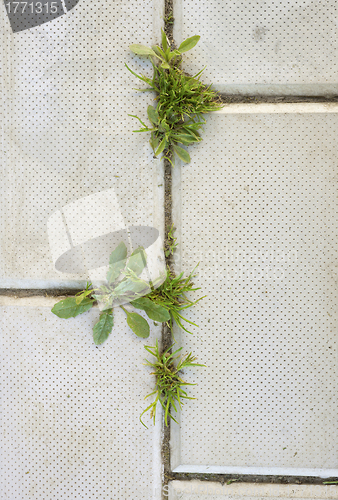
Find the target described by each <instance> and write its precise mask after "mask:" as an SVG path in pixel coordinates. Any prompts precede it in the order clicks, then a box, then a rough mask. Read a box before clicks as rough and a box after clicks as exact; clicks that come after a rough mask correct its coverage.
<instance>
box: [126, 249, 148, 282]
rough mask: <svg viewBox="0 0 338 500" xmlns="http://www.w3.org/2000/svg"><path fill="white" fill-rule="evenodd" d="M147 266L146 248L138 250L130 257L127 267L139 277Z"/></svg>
mask: <svg viewBox="0 0 338 500" xmlns="http://www.w3.org/2000/svg"><path fill="white" fill-rule="evenodd" d="M146 265H147V255H146V253H145V251H144V248H141V247H139V248H137V249H136V250H135V251H134V252H133V253H132V254H131V256H130V258H129V260H128V263H127V266H126V268H127V269H130V270H131V271H133V272H134V273H135V274H136V275H137V276H139V275H140V274H141V272H142V271H143V269H144V268H145V267H146Z"/></svg>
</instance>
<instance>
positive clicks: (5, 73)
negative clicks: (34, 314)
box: [0, 0, 164, 288]
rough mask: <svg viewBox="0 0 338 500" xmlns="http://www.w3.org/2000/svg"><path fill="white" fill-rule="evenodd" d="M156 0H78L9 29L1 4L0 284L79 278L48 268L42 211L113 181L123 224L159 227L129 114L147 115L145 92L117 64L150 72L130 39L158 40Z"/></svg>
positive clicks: (156, 197)
mask: <svg viewBox="0 0 338 500" xmlns="http://www.w3.org/2000/svg"><path fill="white" fill-rule="evenodd" d="M20 6H21V4H20ZM20 6H19V8H21V7H20ZM163 9H164V2H163V1H161V0H159V1H156V2H152V1H150V0H141V2H140V1H136V0H135V1H132V2H125V1H123V0H118V1H115V2H110V3H108V4H107V2H102V1H101V2H98V3H96V4H95V6H94V5H93V3H92V2H89V1H87V0H83V1H81V2H79V3H78V4H77V5H76V6H75V7H74V8H73V9H72V10H70V11H69V12H68V13H67V14H65V15H61V16H60V17H58V18H57V19H55V20H53V21H50V22H46V23H45V24H43V25H41V26H37V27H34V28H31V29H28V30H24V31H21V32H18V33H12V31H11V27H10V24H9V20H8V19H7V16H6V9H5V8H3V9H1V12H0V16H1V21H0V38H1V39H0V41H1V46H2V47H3V48H5V50H3V49H2V51H1V55H0V67H1V79H0V86H1V90H2V97H3V100H2V106H1V108H2V117H1V118H2V124H3V132H2V144H3V147H2V149H3V150H2V173H3V174H2V182H1V196H0V200H1V214H2V221H3V222H2V224H3V226H2V232H1V259H0V261H1V263H0V275H1V278H2V282H1V283H2V286H3V287H16V288H19V287H22V288H34V287H38V288H41V287H44V285H45V286H46V287H50V286H51V281H53V282H54V286H56V287H59V286H60V285H63V286H68V285H69V281H70V280H76V279H77V280H81V279H86V276H85V275H82V276H79V275H76V276H75V275H74V274H72V273H69V274H63V275H62V274H60V273H59V272H57V271H56V270H55V268H54V265H53V261H52V258H51V252H50V248H49V242H48V235H47V222H48V219H49V217H50V216H51V215H52V214H54V213H55V212H57V211H58V210H60V209H61V208H62V207H64V206H65V205H66V204H68V203H71V202H73V201H75V200H78V199H79V198H83V197H85V196H88V195H91V194H95V193H99V192H101V191H104V190H108V189H114V190H115V192H116V195H117V198H118V201H119V207H120V212H121V214H122V217H123V219H124V223H125V225H126V226H135V225H145V226H151V227H153V226H154V227H157V228H161V227H162V225H163V224H162V206H163V174H162V166H161V164H160V162H159V160H153V156H152V154H151V149H150V146H149V144H148V141H147V138H146V137H145V135H142V134H135V133H133V132H132V131H133V130H135V129H137V128H139V127H138V122H137V120H136V119H135V118H132V117H130V116H128V114H135V115H139V116H140V117H146V107H147V105H148V104H150V103H151V102H152V100H153V98H154V96H153V95H151V94H149V93H148V94H147V93H140V92H137V91H136V90H134V89H135V87H139V85H138V83H139V81H138V80H137V79H136V78H135V77H134V76H133V75H131V74H130V73H129V71H128V70H127V69H126V68H125V66H124V64H125V63H127V64H128V65H129V66H130V67H132V68H133V69H134V70H135V71H136V72H141V73H142V72H143V73H147V72H149V74H151V68H150V64H149V62H148V61H141V60H140V58H139V57H136V56H134V55H132V53H131V52H130V50H129V45H130V44H131V43H136V42H142V43H145V44H152V43H154V42H156V41H157V40H158V37H159V33H160V26H161V24H162V23H163V20H162V15H163ZM141 86H142V85H141ZM108 217H110V218H113V217H114V214H108ZM52 285H53V283H52Z"/></svg>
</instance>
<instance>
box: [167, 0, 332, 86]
mask: <svg viewBox="0 0 338 500" xmlns="http://www.w3.org/2000/svg"><path fill="white" fill-rule="evenodd" d="M174 17H175V24H174V38H175V41H176V42H177V43H181V42H182V41H183V40H184V39H185V38H187V37H190V36H193V35H200V36H201V40H200V42H199V43H198V45H197V46H196V47H195V48H194V50H192V51H191V52H188V53H187V54H185V56H184V68H185V69H186V70H187V71H188V72H189V73H190V74H196V73H197V72H198V71H200V70H201V69H202V68H203V67H204V66H207V68H206V69H205V71H204V73H203V77H202V78H203V81H205V82H206V83H208V84H214V86H215V88H217V89H218V90H220V91H222V92H225V93H228V94H243V95H248V94H249V95H258V94H260V95H332V94H333V95H337V91H338V85H337V76H338V55H337V54H338V52H337V48H338V37H337V30H338V12H337V5H336V2H335V1H334V0H329V1H326V2H316V1H309V0H296V1H293V2H287V1H282V2H273V1H271V0H268V1H261V0H255V1H252V2H246V1H244V0H234V1H222V2H219V1H218V0H210V1H208V2H205V1H201V0H200V1H198V2H196V1H193V0H174Z"/></svg>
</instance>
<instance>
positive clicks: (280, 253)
mask: <svg viewBox="0 0 338 500" xmlns="http://www.w3.org/2000/svg"><path fill="white" fill-rule="evenodd" d="M181 259H182V256H181V255H180V254H178V253H177V254H174V262H175V265H176V266H178V268H180V266H181ZM183 259H184V262H192V263H197V262H199V263H200V265H199V268H198V275H199V276H200V277H202V278H203V279H204V280H208V277H210V276H214V275H215V273H216V274H217V275H218V276H219V277H222V279H224V280H226V281H234V280H238V281H242V280H246V281H252V280H254V281H263V280H264V281H281V280H283V279H284V278H286V276H287V272H288V270H289V269H290V267H291V266H293V265H294V264H295V263H297V261H298V254H297V250H296V249H295V248H287V247H286V246H285V247H279V246H278V247H277V246H274V245H269V246H261V247H257V246H255V247H253V246H252V247H250V246H248V247H241V248H240V247H235V246H234V247H232V246H230V245H227V244H226V245H224V246H223V247H219V248H218V249H217V250H209V251H207V252H203V251H201V250H200V249H197V250H194V251H191V252H187V253H186V254H185V255H184V256H183Z"/></svg>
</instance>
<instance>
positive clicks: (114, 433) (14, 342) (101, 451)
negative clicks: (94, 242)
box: [0, 297, 161, 500]
mask: <svg viewBox="0 0 338 500" xmlns="http://www.w3.org/2000/svg"><path fill="white" fill-rule="evenodd" d="M54 302H55V301H54V300H51V299H44V298H43V297H42V298H41V297H40V298H35V299H11V298H8V297H7V298H4V297H0V321H1V346H2V349H1V352H2V356H1V357H2V360H1V381H2V383H1V386H2V389H1V399H2V402H1V408H2V416H1V424H0V425H1V448H2V462H1V480H0V483H1V487H0V498H1V499H3V500H8V499H11V500H28V499H30V500H40V499H44V500H46V499H51V498H58V499H59V500H65V499H68V498H73V499H75V498H76V499H77V498H83V499H86V500H87V499H88V500H94V499H97V498H100V499H102V500H111V499H112V498H114V499H117V500H125V499H127V498H128V499H129V498H132V499H135V500H144V499H145V498H147V499H152V500H160V498H161V460H160V442H161V436H160V433H161V429H160V426H157V427H153V426H152V425H150V426H149V428H148V429H146V428H145V427H143V426H142V424H141V423H140V421H139V415H140V414H141V412H142V411H143V409H144V408H145V403H146V402H145V401H144V399H143V398H144V397H145V395H146V394H147V393H149V392H151V391H152V388H153V383H154V381H153V379H152V376H150V371H151V370H150V369H147V368H146V367H145V366H144V365H143V364H142V363H143V362H144V358H145V357H146V354H147V353H146V351H145V349H144V347H143V346H144V345H145V344H146V345H153V343H154V342H155V338H158V337H159V335H160V329H159V327H155V326H154V325H151V335H150V337H149V338H148V339H146V340H140V339H139V338H137V337H136V336H135V335H134V334H133V333H132V331H131V330H130V329H129V328H128V326H127V324H126V321H125V318H124V317H123V316H124V313H123V311H122V310H118V311H116V314H115V325H116V326H115V327H114V330H113V333H112V334H111V336H110V337H109V339H108V340H107V341H106V342H105V343H104V344H103V345H102V346H99V347H95V345H94V344H93V341H92V338H91V337H92V327H93V325H94V324H95V323H96V321H97V318H98V315H99V310H98V308H93V309H92V310H91V311H89V312H87V313H85V314H83V315H81V316H78V317H77V318H73V319H69V320H62V319H59V318H57V317H56V316H55V315H53V314H52V313H51V310H50V309H51V307H52V305H53V304H54ZM145 422H146V423H147V424H148V420H147V419H145Z"/></svg>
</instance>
